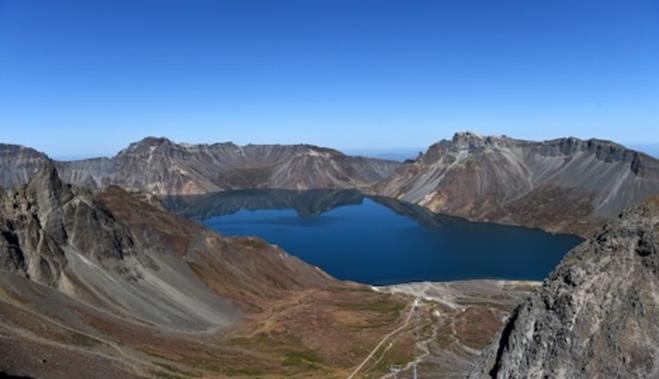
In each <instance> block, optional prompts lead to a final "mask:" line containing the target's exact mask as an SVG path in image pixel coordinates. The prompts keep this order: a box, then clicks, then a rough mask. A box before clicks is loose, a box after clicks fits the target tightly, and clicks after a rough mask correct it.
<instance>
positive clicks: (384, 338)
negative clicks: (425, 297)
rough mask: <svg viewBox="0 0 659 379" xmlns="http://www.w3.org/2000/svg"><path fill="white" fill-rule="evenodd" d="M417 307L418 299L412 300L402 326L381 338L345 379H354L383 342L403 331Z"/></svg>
mask: <svg viewBox="0 0 659 379" xmlns="http://www.w3.org/2000/svg"><path fill="white" fill-rule="evenodd" d="M417 306H419V299H418V298H416V299H414V302H413V303H412V308H410V312H409V313H408V314H407V317H406V318H405V322H404V323H403V325H401V326H399V327H398V328H396V329H395V330H393V331H391V332H390V333H389V334H387V335H386V336H384V337H382V339H381V340H380V343H378V344H377V345H376V346H375V348H373V350H372V351H371V353H370V354H368V356H366V358H364V360H363V361H362V363H360V364H359V366H357V368H355V370H354V371H353V372H352V374H350V376H348V378H347V379H352V378H354V376H355V375H357V373H358V372H359V371H360V370H361V369H362V368H363V367H364V365H365V364H366V363H368V361H370V360H371V358H373V356H374V355H375V353H376V352H377V351H378V350H379V349H380V348H381V347H382V345H383V344H384V343H385V342H387V340H388V339H389V338H391V337H392V336H393V335H395V334H396V333H398V332H400V331H401V330H403V329H405V328H406V327H407V325H408V324H409V323H410V320H411V319H412V315H413V314H414V311H415V310H416V307H417Z"/></svg>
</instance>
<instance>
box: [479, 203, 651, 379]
mask: <svg viewBox="0 0 659 379" xmlns="http://www.w3.org/2000/svg"><path fill="white" fill-rule="evenodd" d="M658 294H659V198H653V199H651V200H649V201H648V202H646V203H645V204H643V205H641V206H639V207H638V208H636V209H632V210H628V211H625V212H624V213H623V214H622V215H621V216H620V217H619V218H617V219H614V220H612V221H611V222H610V223H609V224H608V225H607V226H605V227H604V229H603V231H602V232H601V233H600V234H599V235H597V237H596V238H595V239H594V240H592V241H589V242H585V243H583V244H582V245H580V246H579V247H577V248H576V249H574V250H573V251H572V252H571V253H569V255H568V256H567V257H566V258H565V259H564V260H563V262H562V263H561V264H560V265H559V266H558V268H557V269H556V270H555V271H554V272H553V273H552V274H551V276H550V277H549V279H548V280H547V281H546V282H545V284H544V285H543V286H542V287H541V288H539V289H538V290H537V291H536V292H535V293H534V294H533V295H532V296H531V297H530V298H529V299H527V300H526V301H524V303H522V305H520V306H519V307H518V308H517V309H516V310H515V311H514V312H513V314H512V315H511V317H510V319H509V321H508V322H507V324H506V326H505V328H504V329H503V332H502V333H501V337H500V339H499V340H498V341H496V342H495V343H494V344H493V345H491V346H490V348H489V349H488V350H486V352H485V353H484V354H483V356H482V357H481V361H480V362H479V364H478V365H477V366H476V367H475V368H474V370H473V372H472V373H471V377H473V378H480V377H496V378H540V377H543V378H544V377H550V378H576V377H582V378H595V377H600V378H631V377H638V378H649V377H657V375H659V296H658Z"/></svg>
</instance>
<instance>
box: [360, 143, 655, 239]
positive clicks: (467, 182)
mask: <svg viewBox="0 0 659 379" xmlns="http://www.w3.org/2000/svg"><path fill="white" fill-rule="evenodd" d="M371 192H373V193H376V194H380V195H383V196H390V197H395V198H398V199H402V200H406V201H410V202H414V203H417V204H420V205H423V206H425V207H427V208H429V209H430V210H432V211H435V212H440V213H446V214H450V215H455V216H461V217H466V218H469V219H473V220H488V221H494V222H502V223H512V224H521V225H524V226H531V227H540V228H543V229H546V230H550V231H557V232H568V233H579V234H582V235H585V234H590V233H591V232H594V231H595V230H597V228H598V227H600V226H601V225H602V224H603V222H604V221H605V220H606V219H608V218H610V217H613V216H614V215H616V214H617V213H618V212H620V211H621V210H622V209H623V208H625V207H626V206H630V205H635V204H638V203H640V202H641V201H643V200H644V199H645V197H647V196H648V195H652V194H656V193H658V192H659V161H657V160H656V159H654V158H652V157H650V156H647V155H645V154H642V153H638V152H635V151H632V150H628V149H625V148H624V147H623V146H621V145H617V144H615V143H612V142H608V141H602V140H595V139H591V140H587V141H583V140H579V139H576V138H562V139H557V140H551V141H544V142H531V141H523V140H516V139H512V138H508V137H505V136H504V137H481V136H478V135H476V134H473V133H468V132H466V133H458V134H456V135H455V136H454V137H453V139H452V140H442V141H440V142H439V143H436V144H434V145H432V146H430V148H429V149H428V151H427V152H426V153H425V154H423V155H422V156H420V157H419V158H418V159H417V160H416V161H414V162H412V163H409V164H406V165H404V166H403V167H401V168H399V169H398V170H397V171H396V173H395V174H394V175H392V176H391V177H389V178H387V179H385V180H383V181H382V182H381V183H378V184H376V185H375V186H373V187H372V188H371Z"/></svg>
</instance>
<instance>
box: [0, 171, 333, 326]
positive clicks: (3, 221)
mask: <svg viewBox="0 0 659 379" xmlns="http://www.w3.org/2000/svg"><path fill="white" fill-rule="evenodd" d="M211 270H212V271H211ZM0 271H5V272H7V271H8V272H12V273H13V274H14V275H17V276H19V277H23V278H26V279H29V280H30V281H33V282H37V283H39V284H42V285H45V286H47V287H50V288H54V289H56V290H58V291H59V292H61V293H64V294H66V295H68V296H71V297H72V298H74V299H77V300H80V301H84V302H87V303H91V304H94V305H96V306H98V307H100V308H102V309H105V310H107V311H108V312H110V313H112V314H115V315H121V317H126V318H129V319H134V320H141V321H142V322H146V323H148V324H154V325H160V326H164V327H168V328H175V329H183V330H203V329H206V328H211V327H221V326H227V325H228V324H230V323H231V322H232V321H233V320H235V319H236V316H237V315H238V309H241V310H243V311H245V310H250V309H253V308H254V307H257V306H258V305H259V303H260V301H261V300H264V299H266V298H267V297H268V296H275V297H276V295H277V293H276V292H277V291H276V290H275V289H277V288H279V289H297V288H303V287H314V286H322V285H324V284H327V283H330V282H332V280H331V278H329V277H328V276H326V275H325V274H323V273H322V272H320V271H319V270H316V269H314V268H313V267H310V266H308V265H306V264H304V263H303V262H301V261H299V260H298V259H296V258H294V257H291V256H289V255H288V254H286V253H283V252H281V251H280V250H278V249H276V248H273V247H271V246H270V245H267V244H265V243H263V242H260V241H251V240H246V239H229V238H224V237H221V236H219V235H217V234H215V233H213V232H211V231H208V230H206V229H204V228H202V227H200V226H198V225H196V224H195V223H193V222H191V221H188V220H186V219H183V218H179V217H176V216H173V215H170V214H168V213H166V212H164V211H162V210H160V209H158V208H154V207H152V206H151V205H148V204H146V203H144V202H143V201H141V200H139V199H137V198H136V197H133V196H132V195H129V194H128V193H127V192H125V191H123V190H121V189H119V188H116V187H110V188H108V189H106V190H104V191H103V192H101V193H99V194H96V195H95V194H92V193H91V192H89V191H87V190H85V189H80V188H78V187H75V186H72V185H69V184H64V183H63V182H62V181H61V180H60V178H59V177H58V174H57V171H56V169H55V165H54V163H52V162H50V161H47V163H46V164H45V165H44V167H43V168H42V169H41V170H40V171H38V172H37V173H36V174H35V175H34V176H33V177H32V178H31V179H30V181H29V182H28V183H27V184H26V185H25V186H22V187H18V188H15V189H13V190H9V191H4V190H3V191H2V192H0ZM209 277H212V280H213V285H211V284H209V282H208V280H210V279H208V278H209ZM220 285H221V288H222V289H221V290H215V288H219V287H218V286H220ZM246 290H249V291H250V292H251V293H253V294H258V295H253V296H247V295H244V293H245V291H246ZM229 300H231V301H232V302H233V305H231V303H230V301H229Z"/></svg>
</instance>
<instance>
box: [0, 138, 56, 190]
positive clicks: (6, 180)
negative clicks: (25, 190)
mask: <svg viewBox="0 0 659 379" xmlns="http://www.w3.org/2000/svg"><path fill="white" fill-rule="evenodd" d="M46 159H47V157H46V154H44V153H41V152H39V151H36V150H34V149H30V148H29V147H24V146H18V145H9V144H3V143H0V186H2V187H5V188H10V187H14V186H18V185H21V184H25V183H27V181H28V180H29V179H30V177H32V175H34V173H35V172H37V170H39V168H40V167H41V166H42V165H43V163H44V162H45V160H46Z"/></svg>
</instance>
